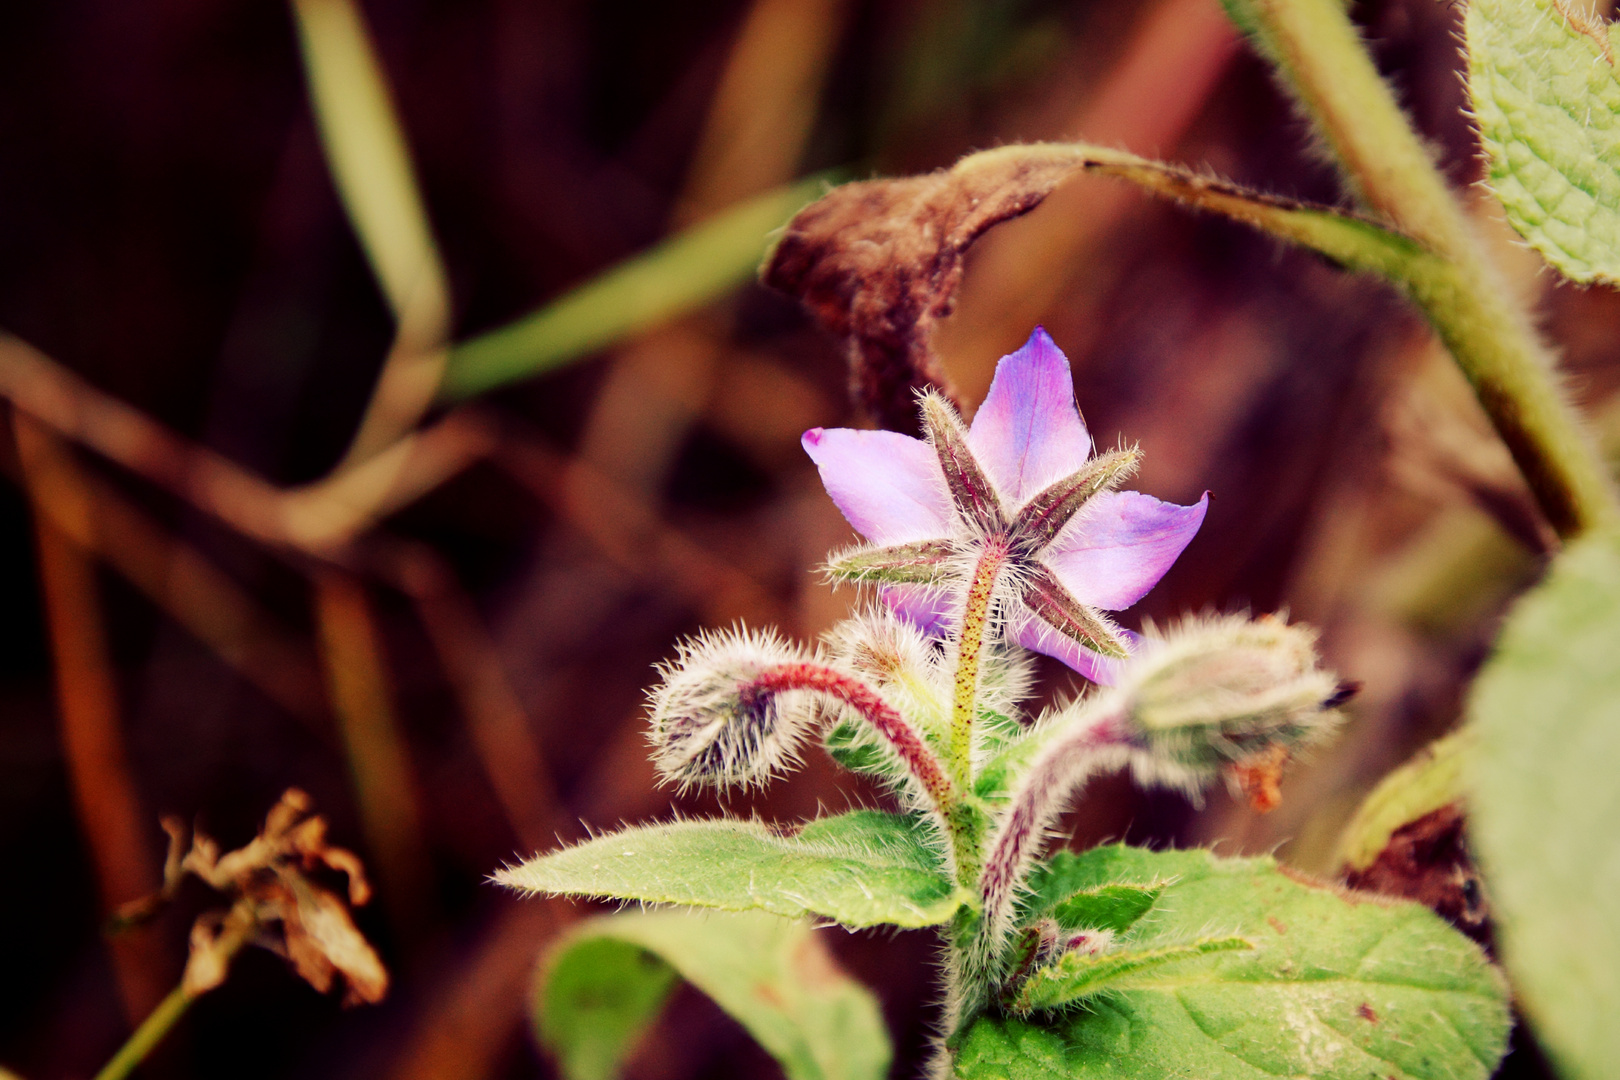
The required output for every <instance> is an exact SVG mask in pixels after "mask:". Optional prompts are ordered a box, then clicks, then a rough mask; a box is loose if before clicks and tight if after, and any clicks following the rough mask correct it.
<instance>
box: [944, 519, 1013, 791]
mask: <svg viewBox="0 0 1620 1080" xmlns="http://www.w3.org/2000/svg"><path fill="white" fill-rule="evenodd" d="M1006 565H1007V545H1006V543H1005V542H1004V541H996V540H992V541H991V542H990V543H988V544H986V545H985V548H984V552H983V554H981V555H980V556H979V562H978V564H977V565H976V566H974V568H973V577H972V579H971V580H970V581H969V582H968V590H967V599H966V601H965V602H964V604H963V608H962V631H961V636H960V638H959V639H958V641H957V650H956V685H955V694H954V696H953V698H952V701H951V754H950V758H951V760H950V767H951V773H952V780H953V781H954V782H955V784H956V788H957V790H958V791H964V792H965V791H972V790H973V721H974V714H975V713H976V712H977V711H978V708H979V660H980V656H981V654H982V653H983V652H984V633H985V631H986V630H987V629H989V626H990V602H991V600H992V599H993V598H994V596H995V589H996V578H997V577H999V576H1000V574H1001V568H1002V567H1004V566H1006Z"/></svg>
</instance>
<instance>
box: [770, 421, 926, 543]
mask: <svg viewBox="0 0 1620 1080" xmlns="http://www.w3.org/2000/svg"><path fill="white" fill-rule="evenodd" d="M800 442H801V444H802V445H803V446H804V452H805V453H807V454H809V455H810V460H811V461H814V462H815V463H816V467H817V468H818V469H820V470H821V483H822V485H823V486H825V487H826V489H827V494H828V495H830V496H832V501H833V502H834V503H835V504H837V506H838V509H839V510H841V511H843V514H844V517H845V518H847V519H848V520H849V523H850V524H851V525H853V526H855V531H856V532H858V533H860V534H861V535H862V536H864V537H866V538H867V539H868V540H870V541H872V542H873V543H874V544H904V543H908V542H909V541H912V540H927V539H930V538H932V537H941V536H946V535H948V534H949V533H950V528H951V494H950V490H949V489H948V488H946V486H945V474H944V472H942V471H941V470H940V467H939V458H938V456H937V455H935V453H934V449H933V447H931V446H929V445H928V444H927V443H925V442H923V441H922V440H920V439H913V438H911V437H910V436H909V435H901V434H899V433H898V432H894V431H857V430H855V429H853V428H830V429H829V428H811V429H810V430H809V431H807V432H805V433H804V438H803V439H801V440H800Z"/></svg>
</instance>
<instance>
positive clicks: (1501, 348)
mask: <svg viewBox="0 0 1620 1080" xmlns="http://www.w3.org/2000/svg"><path fill="white" fill-rule="evenodd" d="M1226 3H1227V7H1228V9H1229V10H1230V11H1231V12H1232V14H1233V16H1234V18H1235V20H1236V21H1237V22H1238V23H1239V25H1241V26H1242V27H1243V28H1244V29H1245V30H1247V31H1248V32H1249V33H1250V34H1251V35H1252V36H1253V37H1254V38H1255V40H1256V41H1257V43H1258V44H1259V45H1260V47H1261V48H1262V49H1263V50H1264V51H1265V52H1266V53H1268V54H1269V56H1270V58H1271V59H1272V61H1273V62H1274V63H1275V64H1276V65H1277V68H1278V70H1279V72H1280V73H1281V75H1282V77H1283V79H1284V80H1285V82H1286V83H1287V84H1288V86H1289V88H1290V89H1291V90H1292V91H1293V92H1294V94H1295V95H1296V96H1297V97H1298V98H1299V101H1300V103H1301V104H1302V105H1303V106H1304V108H1305V110H1306V111H1307V112H1308V113H1309V114H1310V116H1311V118H1312V120H1313V121H1315V124H1316V127H1317V129H1318V131H1320V133H1321V134H1322V136H1323V137H1324V139H1325V140H1326V142H1327V144H1328V146H1329V148H1330V149H1331V150H1332V151H1333V153H1334V155H1335V156H1336V157H1337V158H1338V161H1339V164H1340V165H1341V167H1342V168H1343V170H1344V172H1345V174H1346V176H1347V178H1348V179H1349V182H1350V184H1351V185H1352V186H1353V187H1354V188H1355V190H1356V192H1357V194H1358V195H1360V197H1361V198H1362V199H1363V200H1364V201H1365V202H1366V203H1367V204H1368V205H1369V206H1370V207H1372V208H1373V209H1375V210H1377V211H1379V212H1381V213H1382V214H1384V215H1386V216H1387V217H1388V218H1389V219H1390V220H1391V221H1392V222H1393V223H1394V224H1395V225H1396V226H1397V227H1398V228H1400V229H1401V230H1402V231H1404V232H1405V233H1407V234H1408V235H1410V236H1412V237H1414V238H1415V239H1417V240H1418V241H1420V242H1421V243H1423V244H1424V245H1425V246H1427V247H1428V248H1429V249H1430V250H1432V251H1433V252H1434V253H1435V254H1436V255H1438V256H1440V259H1441V261H1443V262H1444V263H1446V264H1448V265H1447V266H1446V267H1445V268H1444V269H1445V271H1446V272H1444V273H1441V274H1436V275H1434V276H1433V277H1432V278H1430V279H1427V280H1421V281H1414V282H1411V283H1410V291H1411V294H1412V296H1413V299H1414V300H1415V301H1416V302H1417V303H1418V304H1419V305H1420V306H1422V307H1423V309H1424V311H1425V312H1426V313H1427V315H1428V317H1429V319H1430V321H1431V322H1432V323H1433V324H1434V327H1435V330H1436V332H1437V333H1439V335H1440V337H1441V339H1442V340H1443V341H1444V342H1445V344H1446V347H1447V348H1448V349H1450V351H1451V354H1452V356H1453V357H1454V358H1455V359H1456V361H1457V364H1458V366H1459V367H1460V368H1461V369H1462V371H1463V374H1464V375H1465V376H1467V378H1468V381H1469V382H1470V383H1471V384H1472V385H1473V388H1474V392H1475V394H1476V395H1477V396H1478V397H1479V401H1480V404H1481V405H1482V406H1484V408H1485V411H1486V413H1487V414H1488V415H1489V416H1490V418H1491V421H1492V423H1493V424H1495V426H1496V429H1497V431H1498V433H1499V434H1500V435H1501V437H1502V440H1503V441H1504V442H1505V443H1506V444H1507V447H1508V449H1509V450H1510V451H1511V452H1512V454H1513V458H1514V460H1515V461H1516V462H1517V463H1518V465H1519V468H1520V470H1521V471H1522V472H1523V473H1524V476H1525V479H1526V480H1527V481H1528V482H1529V484H1530V487H1531V490H1532V491H1534V492H1535V495H1536V499H1537V501H1538V502H1539V503H1540V504H1541V507H1542V510H1543V512H1544V513H1545V514H1546V515H1547V518H1548V520H1549V521H1550V522H1551V523H1552V525H1553V527H1554V528H1555V529H1557V530H1558V533H1559V534H1560V535H1561V536H1564V537H1566V538H1567V537H1572V536H1575V535H1578V534H1580V533H1582V532H1585V531H1586V530H1587V529H1589V528H1592V527H1593V526H1595V525H1598V524H1603V523H1611V524H1612V523H1615V522H1617V521H1620V502H1617V501H1616V497H1615V492H1614V488H1613V487H1612V486H1611V485H1610V483H1609V481H1608V478H1607V476H1606V474H1605V470H1604V468H1603V463H1602V459H1601V458H1600V457H1599V456H1598V454H1597V451H1596V448H1595V446H1594V445H1593V443H1592V441H1591V439H1590V438H1589V437H1588V435H1587V433H1586V431H1585V430H1584V428H1583V426H1582V424H1581V420H1580V417H1579V414H1578V413H1576V411H1575V409H1574V408H1573V407H1572V406H1571V405H1570V403H1569V402H1568V401H1567V400H1566V399H1565V398H1564V396H1563V394H1562V393H1561V392H1560V390H1559V387H1558V384H1557V381H1556V379H1555V377H1554V374H1553V368H1554V361H1553V356H1552V354H1551V352H1550V350H1549V349H1548V348H1547V346H1546V345H1545V344H1544V343H1543V342H1542V341H1541V339H1540V337H1539V336H1538V335H1537V333H1536V331H1535V328H1534V326H1533V324H1532V322H1531V319H1530V315H1529V313H1528V312H1527V311H1526V310H1525V309H1524V307H1523V305H1521V304H1519V303H1517V302H1516V301H1515V300H1514V297H1513V293H1512V290H1511V289H1510V288H1509V287H1508V284H1507V282H1506V281H1505V280H1503V278H1502V276H1501V274H1500V272H1499V271H1498V269H1497V267H1496V266H1495V265H1494V263H1492V261H1491V260H1490V258H1489V257H1488V256H1487V254H1486V252H1485V250H1484V247H1483V245H1482V244H1481V242H1480V240H1479V238H1478V236H1477V235H1475V233H1474V230H1473V227H1472V226H1471V225H1470V223H1469V220H1468V216H1467V214H1466V212H1465V211H1464V209H1463V207H1462V205H1461V203H1460V202H1459V201H1458V199H1457V197H1456V195H1455V194H1454V193H1453V192H1452V190H1451V188H1450V186H1449V185H1448V184H1447V183H1446V180H1445V178H1444V177H1443V176H1442V175H1441V173H1440V171H1439V170H1438V169H1437V168H1436V167H1435V165H1434V162H1433V161H1432V160H1431V159H1430V156H1429V152H1428V150H1427V149H1426V148H1425V147H1424V145H1423V142H1422V140H1421V139H1420V138H1419V136H1418V135H1417V133H1416V132H1415V131H1413V130H1412V127H1411V125H1410V124H1409V123H1408V122H1407V119H1406V116H1405V115H1404V114H1403V113H1402V112H1401V109H1400V106H1399V104H1398V103H1397V102H1396V100H1395V96H1394V94H1393V93H1392V92H1391V91H1390V89H1389V87H1388V86H1387V85H1386V84H1385V83H1384V81H1383V79H1382V78H1381V77H1380V76H1379V74H1378V71H1377V69H1376V68H1375V67H1374V66H1373V62H1372V58H1371V57H1370V56H1369V55H1368V54H1367V50H1366V48H1365V46H1364V45H1363V44H1362V41H1361V36H1360V34H1359V32H1358V31H1357V30H1356V27H1355V25H1354V24H1353V23H1351V21H1350V19H1349V16H1348V15H1346V14H1345V7H1344V4H1343V2H1342V0H1226Z"/></svg>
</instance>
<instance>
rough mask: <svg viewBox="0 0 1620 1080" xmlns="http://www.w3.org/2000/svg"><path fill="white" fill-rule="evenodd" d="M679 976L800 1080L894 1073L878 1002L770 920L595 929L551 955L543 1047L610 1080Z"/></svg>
mask: <svg viewBox="0 0 1620 1080" xmlns="http://www.w3.org/2000/svg"><path fill="white" fill-rule="evenodd" d="M677 975H678V976H679V977H680V978H684V979H686V980H687V981H688V982H690V983H691V984H692V985H693V986H696V987H697V988H698V989H699V990H701V991H703V992H704V993H705V994H707V995H708V996H709V997H710V998H712V999H713V1000H714V1002H715V1004H717V1005H719V1006H720V1007H721V1008H722V1009H724V1010H725V1011H726V1012H727V1013H728V1014H730V1015H731V1016H732V1017H733V1018H735V1019H736V1020H737V1021H738V1022H739V1023H740V1024H742V1025H743V1027H745V1028H747V1029H748V1032H749V1034H751V1035H753V1037H754V1038H755V1039H756V1040H758V1041H759V1044H760V1045H761V1046H763V1047H764V1048H765V1049H766V1050H767V1051H769V1052H770V1054H771V1055H772V1056H773V1057H775V1058H776V1060H777V1061H778V1062H779V1063H780V1064H781V1066H782V1071H783V1072H784V1073H785V1074H786V1075H787V1077H788V1078H789V1080H879V1078H881V1077H882V1076H883V1075H884V1074H885V1073H886V1072H887V1071H888V1067H889V1058H890V1049H889V1039H888V1035H887V1033H886V1032H885V1031H884V1029H883V1017H882V1013H881V1012H880V1010H879V1009H878V1005H877V1002H876V1000H875V999H874V998H873V997H872V995H871V994H870V993H868V992H867V991H866V990H865V989H864V988H863V987H862V986H860V984H858V983H856V982H855V981H854V980H852V979H850V978H849V977H848V976H847V975H845V974H844V973H843V972H842V971H840V970H839V969H838V967H837V965H836V964H835V963H834V962H833V960H832V958H831V957H830V956H829V955H828V954H827V952H826V950H825V948H823V946H822V945H821V942H820V941H818V940H817V938H816V936H815V932H814V931H812V930H811V929H810V928H809V927H808V926H806V925H804V924H803V923H799V922H794V921H792V920H788V919H781V918H778V917H776V916H774V915H767V914H764V913H762V912H744V913H739V914H721V913H717V912H708V913H697V912H685V911H659V912H630V913H626V914H622V915H613V916H609V917H607V918H601V919H592V920H590V921H589V922H586V923H584V924H583V925H581V926H579V927H577V928H576V929H575V930H573V931H572V932H571V933H569V934H568V935H567V936H566V937H565V938H563V940H562V941H560V942H559V943H558V944H557V945H556V946H555V947H554V948H553V949H552V950H551V951H550V953H549V954H548V958H547V960H546V964H545V967H544V969H543V972H542V975H541V979H540V982H539V984H538V985H537V986H536V991H537V1000H536V1004H535V1011H534V1025H535V1032H536V1035H537V1036H538V1038H539V1040H540V1042H541V1043H542V1044H543V1045H544V1046H546V1047H547V1048H548V1049H550V1050H551V1052H552V1053H553V1054H555V1055H556V1056H557V1060H558V1063H559V1065H560V1066H561V1067H562V1072H563V1075H564V1076H565V1077H566V1078H567V1080H610V1078H612V1077H615V1076H618V1075H619V1073H620V1070H621V1069H622V1067H623V1065H624V1063H625V1062H626V1060H627V1059H628V1058H629V1056H630V1055H631V1053H633V1052H634V1050H635V1047H636V1043H637V1041H638V1040H639V1039H640V1037H641V1036H642V1035H643V1034H644V1033H645V1032H646V1030H647V1028H648V1027H649V1026H650V1025H651V1024H652V1022H653V1020H654V1019H655V1018H656V1017H657V1015H658V1012H659V1010H660V1009H661V1008H662V1006H663V1004H664V1001H665V1000H666V999H667V998H668V996H669V992H670V990H671V989H672V988H673V987H674V985H675V981H676V978H677Z"/></svg>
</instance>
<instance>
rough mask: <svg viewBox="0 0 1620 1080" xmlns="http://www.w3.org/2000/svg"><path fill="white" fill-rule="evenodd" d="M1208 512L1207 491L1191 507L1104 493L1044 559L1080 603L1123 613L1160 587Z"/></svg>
mask: <svg viewBox="0 0 1620 1080" xmlns="http://www.w3.org/2000/svg"><path fill="white" fill-rule="evenodd" d="M1208 509H1209V492H1207V491H1206V492H1204V497H1203V498H1201V499H1199V500H1198V501H1197V502H1196V503H1194V504H1193V505H1192V506H1177V505H1176V504H1175V503H1167V502H1160V501H1159V500H1158V499H1155V498H1154V497H1153V496H1151V495H1143V494H1142V493H1141V492H1140V491H1110V492H1105V493H1103V494H1101V495H1098V496H1096V497H1095V498H1093V499H1092V500H1091V501H1090V502H1089V503H1087V504H1086V506H1085V509H1083V510H1081V511H1080V513H1079V515H1077V516H1076V517H1075V519H1074V520H1073V521H1072V522H1070V523H1069V527H1068V528H1067V529H1065V530H1064V531H1063V532H1062V533H1061V534H1059V536H1058V538H1057V540H1056V541H1055V542H1054V543H1053V544H1052V546H1051V547H1050V548H1048V549H1047V550H1046V552H1045V553H1044V554H1043V555H1042V556H1041V560H1042V561H1043V562H1045V563H1046V564H1047V565H1048V566H1050V567H1051V568H1052V569H1053V570H1054V571H1056V572H1057V576H1058V580H1060V581H1062V582H1063V584H1064V585H1066V586H1068V588H1069V591H1070V592H1072V593H1073V594H1074V595H1075V598H1076V599H1077V600H1079V601H1080V602H1081V603H1083V604H1090V605H1091V606H1092V607H1097V608H1102V609H1103V610H1104V611H1119V610H1122V609H1124V608H1128V607H1130V606H1131V605H1132V604H1134V603H1136V602H1137V601H1138V600H1140V599H1142V597H1143V596H1144V595H1146V593H1147V591H1148V590H1149V589H1151V588H1153V586H1154V585H1156V584H1158V581H1159V579H1160V578H1162V577H1163V576H1164V572H1165V571H1166V570H1168V569H1170V565H1171V564H1172V563H1174V562H1175V561H1176V557H1177V556H1179V555H1180V554H1181V552H1182V550H1183V549H1184V548H1185V547H1186V546H1187V544H1188V543H1189V542H1191V540H1192V538H1193V535H1194V534H1195V533H1197V532H1198V527H1199V526H1200V525H1202V524H1203V523H1204V513H1205V511H1207V510H1208ZM1042 651H1045V650H1042ZM1052 655H1056V654H1055V653H1054V654H1052Z"/></svg>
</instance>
